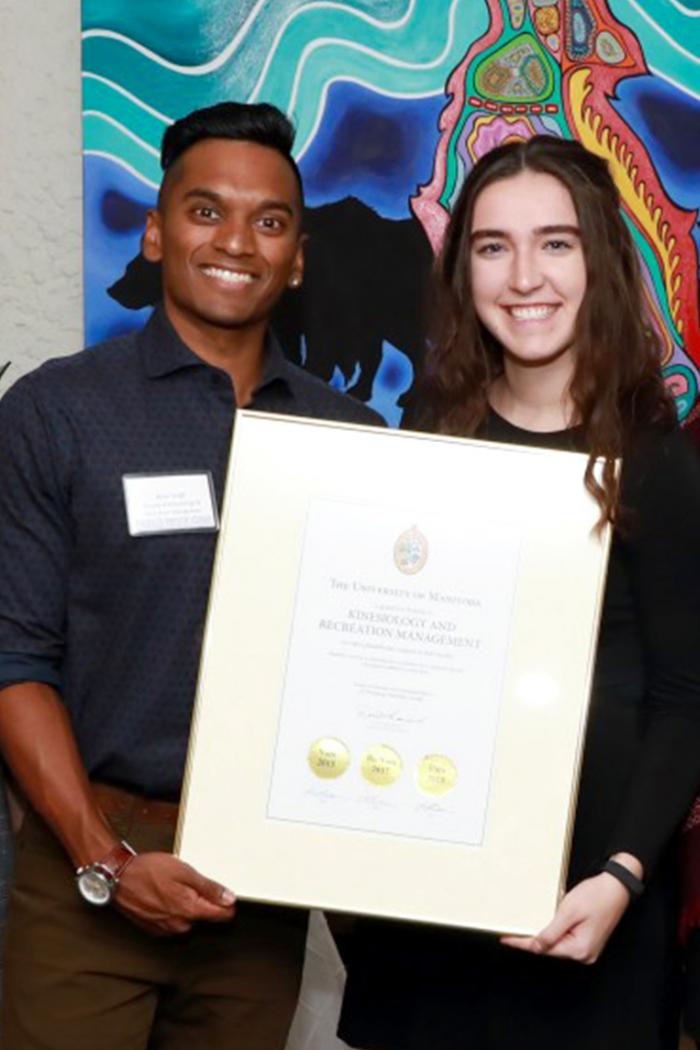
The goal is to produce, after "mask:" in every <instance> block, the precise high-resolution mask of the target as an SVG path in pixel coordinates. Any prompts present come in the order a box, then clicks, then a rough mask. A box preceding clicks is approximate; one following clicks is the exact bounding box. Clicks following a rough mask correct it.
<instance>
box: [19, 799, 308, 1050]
mask: <svg viewBox="0 0 700 1050" xmlns="http://www.w3.org/2000/svg"><path fill="white" fill-rule="evenodd" d="M110 819H111V820H112V822H113V823H114V825H115V830H116V831H117V833H118V834H119V835H120V837H123V838H125V839H126V840H127V841H128V842H130V843H131V844H132V845H133V846H134V848H135V849H137V850H140V851H142V850H148V849H157V850H162V849H165V850H169V849H171V848H172V835H173V827H172V823H169V824H167V825H162V826H160V827H159V826H157V825H154V823H153V822H150V823H148V824H143V823H139V820H138V806H136V805H135V806H134V807H133V808H132V812H130V813H128V814H126V815H124V817H123V819H122V818H121V817H120V818H119V819H118V820H117V819H115V818H114V817H110ZM305 935H306V914H305V913H303V912H299V911H294V910H292V909H286V908H274V907H269V906H266V905H256V904H245V903H242V904H239V905H238V909H237V914H236V916H235V918H234V919H233V921H232V922H231V923H226V924H219V923H216V924H214V923H212V924H206V923H199V924H197V926H195V927H194V928H193V929H192V930H191V931H190V932H189V933H187V934H184V935H181V936H176V937H163V938H158V937H151V936H149V935H148V934H146V933H143V932H142V931H141V930H139V929H137V928H136V927H134V926H132V925H131V923H129V921H128V920H126V919H125V918H124V917H123V916H121V915H120V914H119V913H118V912H116V911H114V910H112V909H110V908H104V909H100V908H95V907H93V906H91V905H89V904H86V903H85V902H84V901H82V900H81V899H80V897H79V896H78V893H77V889H76V887H75V882H74V873H73V869H72V867H71V864H70V861H69V860H68V858H67V856H66V855H65V853H64V852H63V850H62V848H61V847H60V845H59V844H58V842H57V841H56V839H55V838H54V836H53V835H52V834H51V832H50V831H49V830H48V829H47V828H46V826H45V825H44V824H43V823H42V822H41V821H40V820H39V819H38V818H37V817H36V815H34V814H32V813H28V814H27V817H26V818H25V822H24V825H23V827H22V829H21V831H20V833H19V835H18V839H17V853H16V863H15V873H14V885H13V888H12V891H11V894H10V904H9V918H8V926H7V935H6V944H5V973H4V989H3V1017H2V1037H1V1039H2V1047H3V1050H88V1048H89V1050H93V1048H96V1047H97V1048H99V1050H146V1048H148V1050H200V1048H201V1050H219V1048H221V1050H283V1048H284V1045H285V1042H286V1038H287V1032H288V1029H289V1027H290V1025H291V1021H292V1017H293V1015H294V1009H295V1006H296V1001H297V995H298V990H299V982H300V976H301V968H302V962H303V954H304V940H305Z"/></svg>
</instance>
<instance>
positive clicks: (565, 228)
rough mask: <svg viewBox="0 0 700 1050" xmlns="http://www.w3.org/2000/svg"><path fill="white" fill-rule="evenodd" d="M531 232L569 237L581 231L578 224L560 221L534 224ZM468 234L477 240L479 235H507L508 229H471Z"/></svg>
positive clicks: (538, 234)
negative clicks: (549, 223) (550, 223)
mask: <svg viewBox="0 0 700 1050" xmlns="http://www.w3.org/2000/svg"><path fill="white" fill-rule="evenodd" d="M532 233H534V234H535V235H536V236H537V237H542V236H546V235H547V234H551V233H566V234H568V235H569V236H570V237H580V236H581V231H580V229H579V228H578V226H570V225H567V224H560V223H557V224H553V225H551V226H536V227H535V229H534V230H532ZM470 236H471V239H472V240H473V241H474V240H477V239H478V238H480V237H508V231H507V230H497V229H481V230H472V232H471V234H470Z"/></svg>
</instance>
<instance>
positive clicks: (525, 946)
mask: <svg viewBox="0 0 700 1050" xmlns="http://www.w3.org/2000/svg"><path fill="white" fill-rule="evenodd" d="M499 939H500V942H501V944H504V945H505V946H506V948H517V949H518V950H519V951H521V952H534V953H535V954H541V950H542V949H541V947H540V944H539V942H538V941H537V940H536V938H535V937H501V938H499Z"/></svg>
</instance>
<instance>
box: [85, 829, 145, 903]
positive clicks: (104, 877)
mask: <svg viewBox="0 0 700 1050" xmlns="http://www.w3.org/2000/svg"><path fill="white" fill-rule="evenodd" d="M135 856H136V850H134V849H132V848H131V846H130V845H129V843H128V842H119V843H117V845H116V846H115V847H114V849H112V850H110V852H109V853H108V854H107V856H106V857H104V858H103V859H102V860H98V861H95V862H94V863H93V864H84V865H83V866H82V867H81V868H78V870H77V871H76V873H75V881H76V883H77V884H78V893H79V894H80V896H81V897H82V898H83V900H86V901H87V902H88V904H94V905H95V906H96V907H98V908H102V907H104V906H105V905H106V904H109V903H110V901H111V900H112V899H113V898H114V894H115V893H116V890H117V886H118V885H119V879H120V878H121V876H122V875H123V874H124V871H125V870H126V868H127V867H128V865H129V864H130V863H131V861H132V860H133V859H134V857H135Z"/></svg>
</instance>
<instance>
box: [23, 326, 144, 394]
mask: <svg viewBox="0 0 700 1050" xmlns="http://www.w3.org/2000/svg"><path fill="white" fill-rule="evenodd" d="M137 335H138V333H135V332H131V333H128V334H127V335H121V336H117V337H116V338H114V339H107V340H105V341H103V342H101V343H95V344H94V345H92V346H88V347H86V348H85V349H83V350H79V351H77V352H76V353H72V354H65V355H63V356H61V357H51V358H48V359H47V360H46V361H44V362H43V363H42V364H40V365H38V366H37V367H36V368H34V369H32V371H30V372H27V373H26V374H25V375H23V376H21V377H20V378H19V379H18V380H17V381H16V382H15V383H13V384H12V386H11V387H9V389H8V390H7V393H6V394H5V395H4V397H3V398H2V402H3V403H6V408H9V407H11V405H12V404H13V403H14V402H17V403H19V402H22V401H25V400H36V401H39V402H41V403H44V404H45V403H47V402H53V401H56V400H58V401H60V400H61V399H62V397H63V396H64V395H65V396H68V397H73V396H75V394H76V393H80V392H84V391H85V389H86V388H91V389H95V388H97V387H104V388H105V390H108V389H110V387H111V384H112V383H113V382H114V381H115V380H116V378H117V373H118V374H119V376H123V374H124V369H125V366H127V367H128V365H127V362H129V361H130V360H131V359H132V358H133V355H134V352H135V349H136V340H137Z"/></svg>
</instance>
